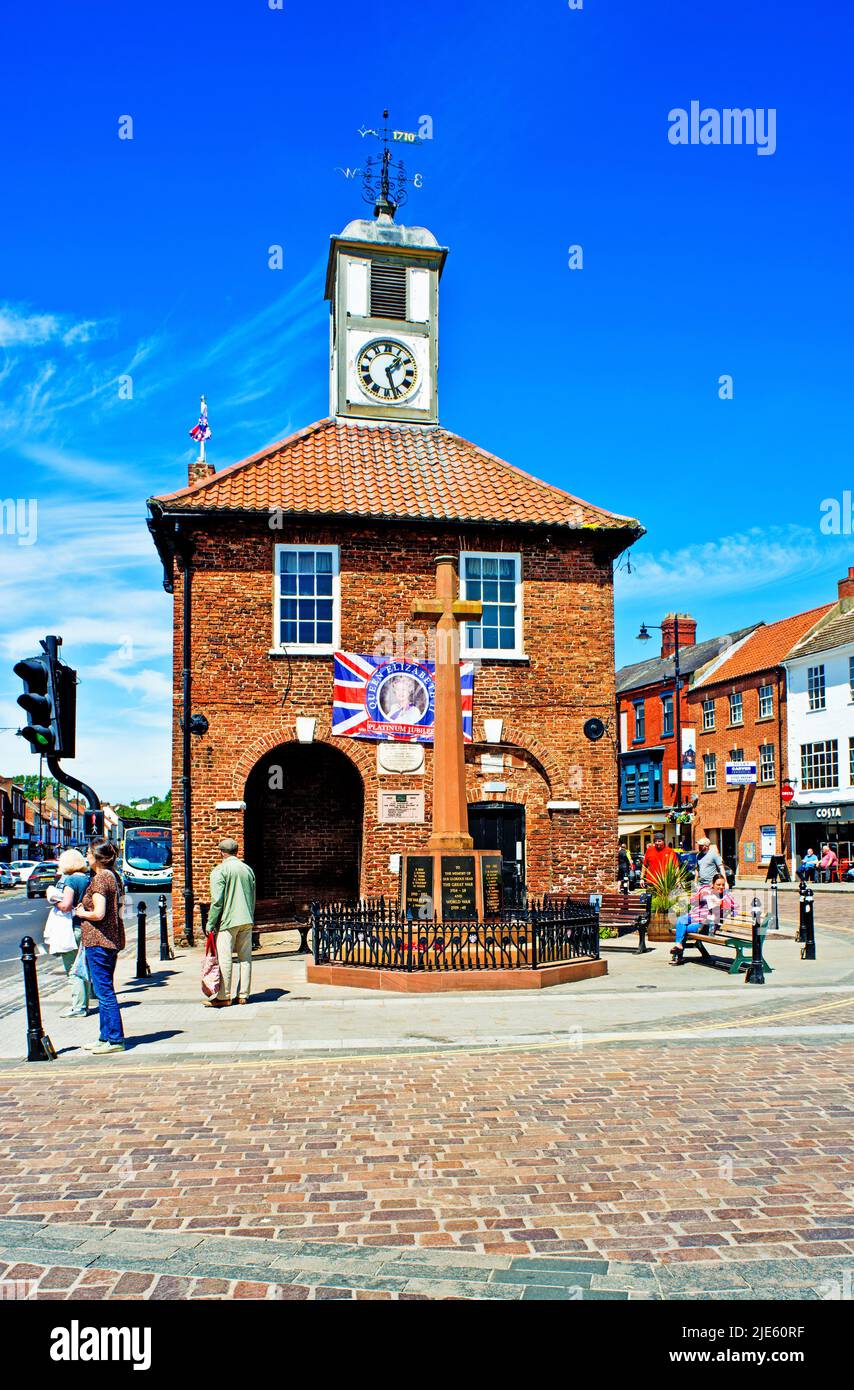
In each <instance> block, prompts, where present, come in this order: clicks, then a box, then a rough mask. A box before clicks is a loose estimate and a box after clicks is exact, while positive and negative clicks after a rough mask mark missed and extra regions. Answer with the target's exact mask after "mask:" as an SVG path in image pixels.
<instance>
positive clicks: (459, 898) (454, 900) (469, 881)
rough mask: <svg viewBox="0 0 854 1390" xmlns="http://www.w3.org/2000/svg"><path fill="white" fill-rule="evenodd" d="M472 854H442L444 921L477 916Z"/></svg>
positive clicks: (474, 862) (474, 861) (473, 858)
mask: <svg viewBox="0 0 854 1390" xmlns="http://www.w3.org/2000/svg"><path fill="white" fill-rule="evenodd" d="M475 864H476V860H475V857H474V855H473V854H443V855H442V919H443V921H445V922H451V921H453V920H454V919H455V918H456V919H457V920H459V919H464V920H468V919H470V918H474V917H476V916H477V894H476V883H475Z"/></svg>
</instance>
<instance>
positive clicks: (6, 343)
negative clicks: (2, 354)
mask: <svg viewBox="0 0 854 1390" xmlns="http://www.w3.org/2000/svg"><path fill="white" fill-rule="evenodd" d="M101 331H102V329H101V326H100V325H99V324H98V323H97V322H96V321H95V320H94V319H84V320H81V321H77V322H75V320H73V319H71V318H69V317H67V316H66V315H62V314H43V313H33V312H32V311H31V310H30V309H29V308H28V307H25V306H23V305H21V304H0V348H10V347H14V348H31V347H43V346H44V344H45V343H50V342H60V343H63V344H64V345H65V346H66V347H71V346H74V345H75V344H77V343H88V342H90V341H91V339H92V338H94V337H96V336H97V335H98V334H99V333H100V332H101Z"/></svg>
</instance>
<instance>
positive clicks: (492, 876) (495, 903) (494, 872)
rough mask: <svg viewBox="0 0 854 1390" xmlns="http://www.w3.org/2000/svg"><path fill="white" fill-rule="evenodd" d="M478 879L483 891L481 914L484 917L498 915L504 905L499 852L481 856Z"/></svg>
mask: <svg viewBox="0 0 854 1390" xmlns="http://www.w3.org/2000/svg"><path fill="white" fill-rule="evenodd" d="M480 881H481V889H482V892H483V915H484V917H498V916H499V915H500V913H501V909H502V907H503V906H504V893H503V882H502V878H501V855H500V854H494V855H486V854H484V855H483V856H482V857H481V861H480Z"/></svg>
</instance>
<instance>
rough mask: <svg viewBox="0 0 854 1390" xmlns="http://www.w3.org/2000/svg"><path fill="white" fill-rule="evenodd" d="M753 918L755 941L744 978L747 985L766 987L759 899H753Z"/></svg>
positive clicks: (753, 941) (752, 943) (752, 944)
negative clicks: (760, 932)
mask: <svg viewBox="0 0 854 1390" xmlns="http://www.w3.org/2000/svg"><path fill="white" fill-rule="evenodd" d="M751 915H752V917H753V940H752V942H751V951H750V965H749V966H748V967H747V974H746V975H745V977H744V980H745V984H748V985H764V983H765V972H764V970H763V969H762V938H761V937H760V935H759V927H760V925H761V923H762V904H761V902H760V901H759V899H758V898H754V899H753V907H752V909H751Z"/></svg>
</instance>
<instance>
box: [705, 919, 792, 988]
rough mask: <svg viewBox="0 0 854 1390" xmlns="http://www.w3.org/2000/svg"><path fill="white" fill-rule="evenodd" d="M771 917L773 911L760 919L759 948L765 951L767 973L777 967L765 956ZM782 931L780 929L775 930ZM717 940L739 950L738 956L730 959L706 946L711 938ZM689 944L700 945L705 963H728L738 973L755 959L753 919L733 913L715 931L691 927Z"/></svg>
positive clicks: (764, 965) (734, 973) (763, 954)
mask: <svg viewBox="0 0 854 1390" xmlns="http://www.w3.org/2000/svg"><path fill="white" fill-rule="evenodd" d="M770 921H771V914H770V912H768V913H766V914H765V916H764V917H763V918H762V921H761V922H760V923H759V949H760V950H761V952H762V969H763V970H764V971H765V973H766V974H767V975H773V973H774V971H773V970H772V968H771V966H770V965H769V964H768V962H767V960H766V959H765V937H766V936H767V934H768V924H769V922H770ZM774 935H775V936H777V935H778V933H777V932H775V933H774ZM712 941H713V942H714V943H715V945H716V946H728V947H729V949H730V950H731V951H735V957H734V959H733V960H732V962H730V961H729V960H728V959H725V958H724V957H723V956H715V955H713V954H712V952H711V951H707V950H706V945H707V943H709V942H712ZM689 946H696V948H697V950H698V951H699V953H700V959H701V961H702V964H703V965H715V966H718V965H725V966H727V967H728V969H729V973H730V975H737V974H738V973H739V971H740V970H742V969H745V970H746V969H747V967H748V966H749V965H750V962H751V960H752V959H753V923H752V922H751V921H750V919H749V918H746V917H729V918H727V920H726V921H725V922H724V923H722V925H721V926H719V927H718V929H717V931H714V932H695V931H689V932H688V934H687V936H686V937H685V950H687V949H688V947H689Z"/></svg>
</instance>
